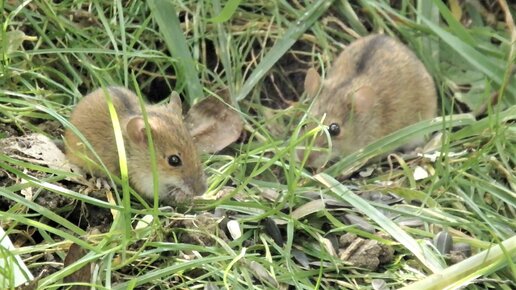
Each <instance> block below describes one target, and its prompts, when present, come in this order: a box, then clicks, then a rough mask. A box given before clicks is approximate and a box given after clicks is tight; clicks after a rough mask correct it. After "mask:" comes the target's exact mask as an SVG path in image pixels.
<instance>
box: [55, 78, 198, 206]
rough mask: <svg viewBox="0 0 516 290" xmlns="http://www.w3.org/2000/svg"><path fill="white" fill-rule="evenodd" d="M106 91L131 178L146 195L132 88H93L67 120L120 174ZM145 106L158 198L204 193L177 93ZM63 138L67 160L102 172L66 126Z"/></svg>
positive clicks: (145, 155)
mask: <svg viewBox="0 0 516 290" xmlns="http://www.w3.org/2000/svg"><path fill="white" fill-rule="evenodd" d="M105 93H108V94H109V95H110V96H111V98H112V101H113V105H114V107H115V109H116V112H117V115H118V119H119V121H120V127H121V132H122V136H123V140H124V144H125V150H126V154H127V166H128V174H129V180H130V183H131V185H132V186H133V188H134V189H135V190H137V191H138V192H139V193H140V194H142V196H144V197H146V198H147V199H149V200H150V199H152V198H153V196H154V195H153V177H152V167H151V158H150V153H149V150H148V145H147V143H148V142H147V134H146V131H145V122H144V119H143V116H142V112H141V108H140V104H139V101H138V97H137V96H136V95H135V94H134V93H133V92H132V91H130V90H128V89H126V88H123V87H108V88H105V89H102V88H101V89H97V90H96V91H94V92H92V93H90V94H88V95H86V96H85V97H84V98H83V99H82V100H81V101H80V102H79V104H77V106H76V107H75V109H74V111H73V112H72V115H71V117H70V122H71V123H72V124H73V125H74V126H75V127H76V128H77V129H78V130H79V131H80V132H81V133H82V134H83V135H84V137H86V139H87V140H88V142H89V143H90V144H91V145H92V146H93V148H94V149H95V152H97V154H98V155H99V157H100V158H101V159H102V161H103V162H104V164H105V165H106V167H107V169H108V170H109V171H110V172H112V173H113V174H116V175H118V176H120V166H119V158H118V150H117V148H116V142H115V135H114V130H113V125H112V121H111V116H110V114H109V111H108V105H107V101H106V95H105ZM146 111H147V114H148V122H149V125H150V126H151V132H152V139H153V142H154V146H155V152H156V163H157V173H158V182H159V197H160V202H161V203H162V204H165V205H173V204H175V203H184V202H185V201H187V200H189V199H191V198H192V197H193V196H196V195H200V194H202V193H204V191H205V190H206V181H205V177H204V172H203V168H202V164H201V161H200V159H199V156H198V153H197V150H196V147H195V145H194V143H193V141H192V137H191V136H190V133H189V132H188V130H187V129H186V127H185V126H184V124H183V118H182V113H181V111H182V110H181V100H180V99H179V96H177V94H176V95H173V97H172V98H171V101H170V102H169V103H168V104H166V105H146ZM65 139H66V156H67V157H68V158H69V160H70V161H71V162H72V163H75V164H77V165H79V166H80V167H82V168H84V169H86V170H89V172H91V173H93V174H95V175H105V174H104V173H103V171H102V170H101V169H100V167H99V165H97V164H96V163H98V162H96V159H95V157H94V155H93V154H92V153H91V151H90V150H88V149H87V148H86V146H84V144H83V143H82V142H81V140H80V139H79V138H78V137H77V136H76V135H75V134H74V133H73V132H72V130H70V129H69V128H67V129H66V131H65ZM85 157H86V158H85ZM88 159H90V160H92V161H88ZM92 162H93V163H92Z"/></svg>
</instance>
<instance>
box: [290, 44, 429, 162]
mask: <svg viewBox="0 0 516 290" xmlns="http://www.w3.org/2000/svg"><path fill="white" fill-rule="evenodd" d="M304 90H305V92H306V96H307V98H309V99H310V100H311V101H312V105H311V106H310V108H309V109H308V112H307V114H308V117H309V118H311V119H312V120H313V119H314V118H315V119H316V120H318V121H319V122H320V121H321V120H322V124H323V125H325V128H326V129H327V133H328V134H320V135H319V136H318V137H316V139H315V141H314V144H313V148H312V150H310V151H309V150H307V149H306V148H301V149H300V150H298V151H297V155H298V158H299V159H300V160H303V159H306V163H305V165H307V166H308V167H312V168H321V167H324V166H325V164H326V163H327V162H328V161H331V160H334V159H336V158H342V157H345V156H347V155H349V154H351V153H353V152H356V151H357V150H359V149H361V148H364V147H365V146H367V145H368V144H370V143H372V142H373V141H375V140H377V139H379V138H381V137H384V136H386V135H388V134H390V133H393V132H394V131H397V130H399V129H401V128H404V127H407V126H409V125H411V124H414V123H417V122H418V121H421V120H426V119H431V118H433V117H435V116H436V111H437V92H436V88H435V85H434V81H433V79H432V76H431V75H430V74H429V72H428V71H427V70H426V68H425V66H424V64H423V63H422V62H421V61H420V60H419V59H418V58H417V56H416V55H415V54H414V53H413V52H412V51H411V50H410V49H409V48H408V47H407V46H405V45H404V44H403V43H401V42H400V41H398V40H397V39H395V38H393V37H390V36H387V35H382V34H372V35H368V36H365V37H362V38H359V39H357V40H355V41H353V42H352V43H350V44H349V45H348V46H347V47H346V48H345V49H344V50H343V51H342V52H341V53H340V54H339V56H338V57H337V58H336V60H335V61H334V63H333V64H332V66H331V68H330V69H329V70H328V73H327V77H326V78H325V79H324V80H323V79H322V78H321V76H320V75H319V73H318V72H317V70H316V69H315V68H313V67H312V68H310V69H308V70H307V73H306V76H305V80H304ZM314 127H315V125H307V126H305V128H304V129H302V130H301V133H302V134H304V133H305V132H307V131H308V130H310V129H312V128H314ZM328 137H329V138H328ZM424 138H425V137H424V136H421V137H417V138H413V140H410V141H409V142H408V143H407V144H405V145H404V146H403V148H401V149H404V150H410V149H413V148H415V147H417V146H418V145H421V144H422V143H423V142H424ZM329 139H330V140H329ZM330 144H331V145H330ZM317 148H322V150H318V149H317ZM308 151H309V152H308Z"/></svg>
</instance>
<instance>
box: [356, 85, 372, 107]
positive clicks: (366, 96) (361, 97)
mask: <svg viewBox="0 0 516 290" xmlns="http://www.w3.org/2000/svg"><path fill="white" fill-rule="evenodd" d="M374 100H375V92H374V90H373V88H371V87H370V86H363V87H361V88H360V89H358V90H356V91H355V94H354V95H353V109H354V110H355V111H356V112H357V113H359V114H363V113H367V112H369V111H371V110H372V109H373V106H374Z"/></svg>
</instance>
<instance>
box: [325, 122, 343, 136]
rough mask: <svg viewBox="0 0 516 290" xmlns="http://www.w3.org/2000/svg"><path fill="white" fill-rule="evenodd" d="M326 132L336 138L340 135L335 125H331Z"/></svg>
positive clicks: (337, 125)
mask: <svg viewBox="0 0 516 290" xmlns="http://www.w3.org/2000/svg"><path fill="white" fill-rule="evenodd" d="M328 132H329V133H330V135H331V136H337V135H339V133H340V126H339V124H337V123H331V124H330V126H329V127H328Z"/></svg>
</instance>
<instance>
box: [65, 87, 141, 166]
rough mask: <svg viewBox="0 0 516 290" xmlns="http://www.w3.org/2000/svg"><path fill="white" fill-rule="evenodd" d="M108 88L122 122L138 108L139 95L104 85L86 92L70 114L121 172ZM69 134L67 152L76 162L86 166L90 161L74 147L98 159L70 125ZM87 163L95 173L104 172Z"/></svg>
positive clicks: (105, 161)
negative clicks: (78, 153)
mask: <svg viewBox="0 0 516 290" xmlns="http://www.w3.org/2000/svg"><path fill="white" fill-rule="evenodd" d="M105 92H107V93H109V94H110V96H111V99H112V102H113V105H114V107H115V109H116V112H117V115H118V119H119V121H120V123H121V124H123V120H124V119H126V118H127V116H128V115H129V114H132V113H134V112H137V110H138V107H136V105H137V103H136V101H137V100H136V96H135V95H134V93H132V92H131V91H129V90H127V89H125V88H122V87H107V88H104V89H102V88H100V89H97V90H95V91H93V92H91V93H90V94H88V95H86V96H85V97H84V98H83V99H82V100H81V101H80V102H79V103H78V104H77V106H76V107H75V109H74V110H73V112H72V115H71V116H70V122H71V123H72V124H73V125H74V126H75V127H76V128H77V129H78V130H79V131H80V132H81V133H82V134H83V135H84V137H85V138H86V139H87V140H88V142H89V143H90V144H91V145H92V147H93V148H94V150H95V152H96V153H97V154H98V155H99V157H100V158H101V159H102V161H103V162H104V163H105V165H106V166H107V167H108V169H109V170H110V171H111V172H113V173H116V174H119V169H118V167H119V165H118V155H117V154H116V152H117V150H116V143H115V137H114V134H113V125H112V121H111V115H110V113H109V109H108V106H107V103H106V97H105V94H104V93H105ZM65 138H66V140H67V143H68V144H67V146H68V148H67V156H68V158H69V159H70V160H71V161H72V162H74V163H76V164H79V165H83V167H86V165H87V164H86V161H84V159H83V158H81V157H80V156H78V155H77V154H74V152H70V151H78V152H81V153H84V154H85V155H86V156H88V157H89V158H90V159H92V160H95V159H94V157H93V154H92V153H91V152H90V151H89V150H87V149H85V147H84V146H82V145H80V143H81V141H80V139H79V138H78V137H77V136H76V135H75V134H74V133H73V132H72V131H71V130H70V129H67V130H66V131H65ZM87 167H89V168H90V169H91V170H92V171H93V172H94V173H101V172H100V171H99V170H97V169H95V168H94V167H91V166H87Z"/></svg>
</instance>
